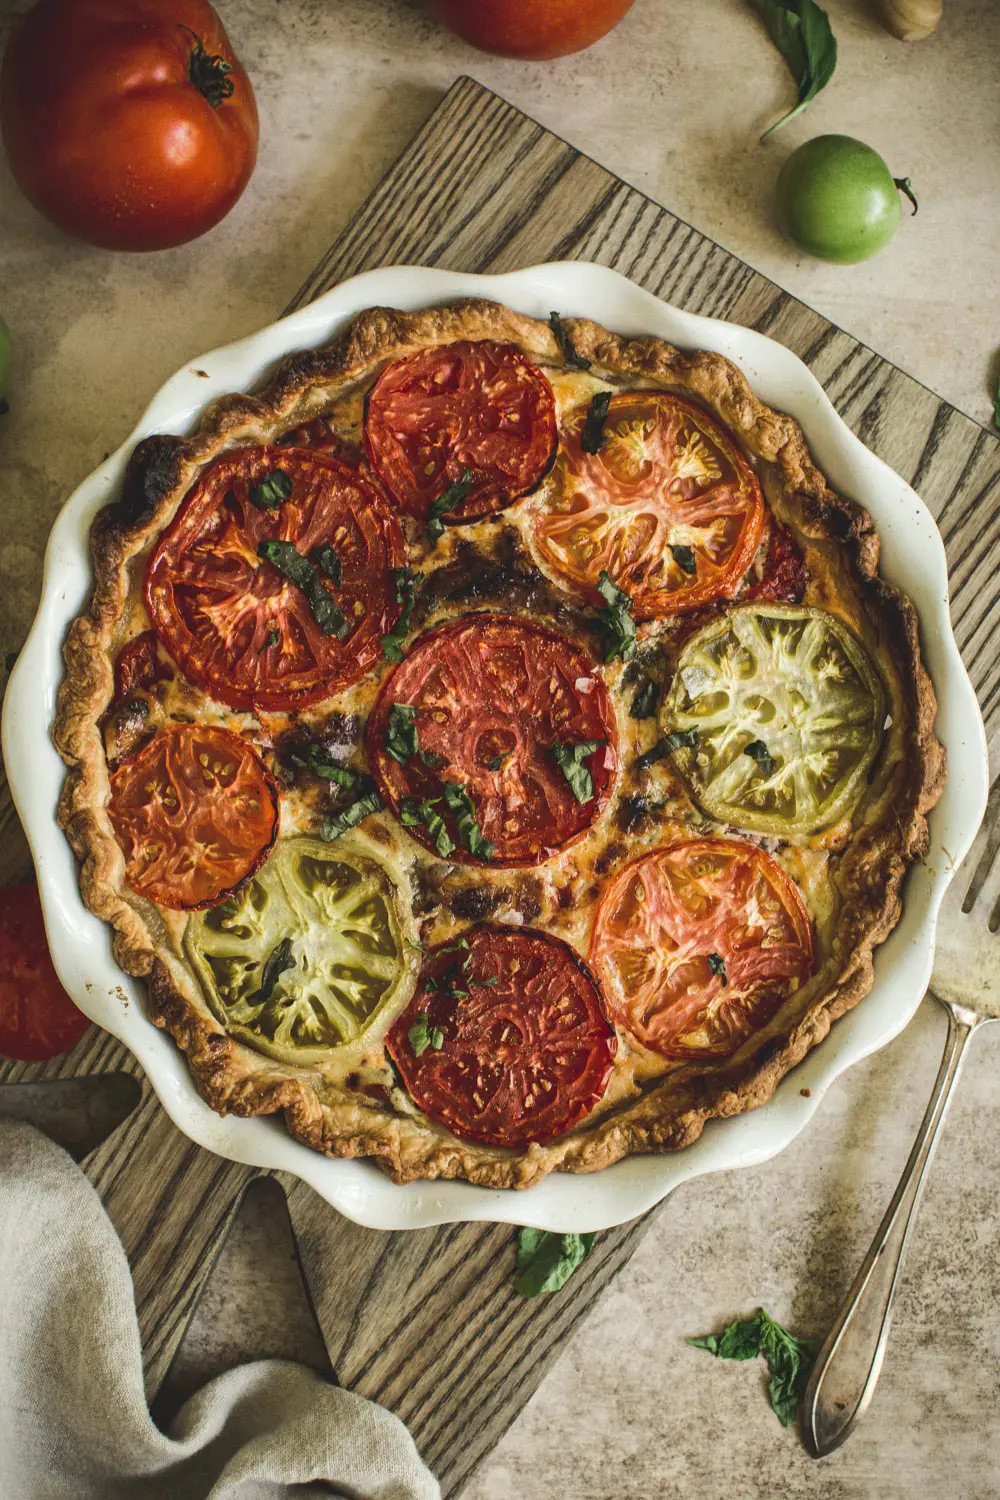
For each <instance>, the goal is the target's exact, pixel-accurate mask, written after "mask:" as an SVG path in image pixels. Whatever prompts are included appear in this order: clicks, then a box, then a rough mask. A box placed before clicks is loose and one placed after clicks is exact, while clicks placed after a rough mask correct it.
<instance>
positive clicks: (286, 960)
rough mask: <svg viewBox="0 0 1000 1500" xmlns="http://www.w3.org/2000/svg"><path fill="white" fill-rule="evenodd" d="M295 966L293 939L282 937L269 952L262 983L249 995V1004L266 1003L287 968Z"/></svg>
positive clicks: (262, 972)
mask: <svg viewBox="0 0 1000 1500" xmlns="http://www.w3.org/2000/svg"><path fill="white" fill-rule="evenodd" d="M294 967H295V960H294V958H293V957H292V940H291V938H288V937H286V938H282V939H281V942H280V943H279V944H278V946H277V947H276V948H272V949H271V952H270V953H269V954H268V956H267V959H266V961H265V963H264V967H263V969H262V971H261V976H260V984H259V986H258V987H257V989H256V990H255V991H254V993H253V994H252V995H251V996H250V997H249V1004H251V1005H264V1004H265V1003H266V1002H267V1001H268V1000H270V998H271V996H272V994H273V993H274V987H275V985H276V984H277V982H278V980H279V979H280V978H281V976H282V974H284V972H285V970H286V969H292V968H294Z"/></svg>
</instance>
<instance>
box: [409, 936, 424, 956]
mask: <svg viewBox="0 0 1000 1500" xmlns="http://www.w3.org/2000/svg"><path fill="white" fill-rule="evenodd" d="M406 946H407V947H408V948H416V950H417V952H418V953H426V952H427V949H426V948H425V947H424V945H423V943H415V942H414V941H413V939H412V938H407V939H406Z"/></svg>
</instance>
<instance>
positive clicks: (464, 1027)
mask: <svg viewBox="0 0 1000 1500" xmlns="http://www.w3.org/2000/svg"><path fill="white" fill-rule="evenodd" d="M463 940H464V941H465V942H466V943H467V944H468V947H467V948H464V949H463V948H458V949H457V950H456V948H455V944H454V942H452V943H450V944H447V943H446V944H443V945H441V946H440V947H438V948H434V949H432V950H431V952H430V953H429V954H428V955H427V959H426V961H425V963H424V967H423V969H422V970H421V973H420V978H419V980H418V982H417V989H416V992H415V994H414V996H413V998H412V1000H411V1001H410V1004H409V1005H408V1006H407V1008H406V1010H405V1011H404V1012H403V1014H402V1015H401V1016H400V1017H399V1019H398V1020H397V1021H396V1023H395V1025H394V1026H393V1028H392V1031H391V1032H390V1033H389V1036H388V1038H387V1043H386V1044H387V1047H388V1050H389V1054H390V1056H391V1057H392V1059H393V1061H394V1062H395V1064H396V1067H397V1068H398V1069H399V1072H400V1074H401V1075H402V1078H403V1082H404V1083H405V1085H406V1088H407V1091H408V1092H409V1094H410V1097H411V1099H412V1100H413V1102H414V1103H415V1104H416V1105H417V1106H418V1107H419V1108H420V1109H422V1110H423V1112H424V1114H426V1115H429V1116H430V1118H431V1119H432V1120H436V1121H437V1123H438V1124H439V1125H443V1126H445V1128H446V1129H448V1130H450V1131H451V1132H452V1134H453V1135H456V1136H458V1137H459V1138H460V1139H462V1140H467V1141H474V1142H476V1143H477V1144H479V1145H484V1146H501V1147H511V1148H518V1147H522V1146H527V1145H530V1144H531V1143H532V1142H537V1143H538V1144H544V1143H545V1142H546V1141H551V1140H554V1139H555V1138H556V1137H557V1136H560V1135H565V1133H566V1132H567V1131H568V1130H572V1129H573V1127H574V1126H575V1125H577V1124H579V1122H580V1121H581V1120H582V1119H584V1118H585V1117H586V1116H587V1115H588V1114H589V1113H590V1112H591V1110H592V1109H593V1108H594V1107H595V1105H597V1104H598V1103H599V1102H600V1100H601V1099H602V1097H603V1095H604V1091H605V1089H606V1088H607V1084H608V1079H609V1078H610V1076H611V1072H612V1069H613V1068H614V1061H615V1056H616V1051H617V1040H616V1037H615V1032H614V1030H613V1028H612V1027H611V1025H610V1024H609V1023H608V1020H607V1018H606V1016H605V1014H604V1011H603V1008H602V1005H601V999H600V995H599V993H598V990H597V986H596V985H595V984H594V980H593V977H592V975H591V974H590V972H589V970H588V969H587V966H586V964H585V963H584V962H583V960H582V959H581V958H580V957H579V956H578V955H577V954H576V953H574V951H573V949H572V948H570V947H569V945H568V944H567V943H564V942H562V941H561V939H559V938H555V937H551V936H550V935H549V934H548V933H544V932H537V931H535V930H534V929H533V928H529V927H524V928H516V929H512V928H509V927H508V928H503V927H476V928H473V929H471V930H470V931H468V932H466V933H465V934H464V937H463ZM415 1027H416V1028H418V1029H417V1031H416V1033H415V1036H416V1046H417V1047H418V1048H419V1051H417V1050H415V1044H414V1038H412V1037H411V1035H410V1033H411V1030H413V1028H415ZM422 1033H423V1034H426V1035H427V1036H428V1037H429V1040H428V1043H427V1045H426V1046H420V1039H421V1034H422ZM438 1041H439V1042H440V1046H437V1045H435V1043H436V1042H438Z"/></svg>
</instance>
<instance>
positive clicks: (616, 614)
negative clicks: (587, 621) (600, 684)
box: [597, 569, 635, 661]
mask: <svg viewBox="0 0 1000 1500" xmlns="http://www.w3.org/2000/svg"><path fill="white" fill-rule="evenodd" d="M597 592H598V593H599V594H600V596H601V598H602V599H603V600H604V608H603V609H601V610H599V611H598V614H597V624H598V628H599V630H600V632H601V635H602V637H603V639H604V660H605V661H614V659H615V657H616V656H620V657H621V659H622V661H629V660H630V659H631V658H632V657H633V656H634V655H635V621H634V620H633V618H632V598H631V595H629V594H627V593H626V592H625V590H624V589H620V588H619V587H618V585H617V584H616V583H615V581H614V579H613V578H612V577H611V575H610V573H608V572H607V571H606V570H605V569H602V570H601V573H600V575H599V577H598V580H597Z"/></svg>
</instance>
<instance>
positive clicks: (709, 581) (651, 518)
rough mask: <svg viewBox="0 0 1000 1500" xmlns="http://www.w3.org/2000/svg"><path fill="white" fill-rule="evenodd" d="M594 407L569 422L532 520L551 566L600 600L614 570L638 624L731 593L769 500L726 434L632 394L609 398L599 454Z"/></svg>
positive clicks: (698, 414) (688, 408) (654, 396)
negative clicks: (603, 579) (590, 449)
mask: <svg viewBox="0 0 1000 1500" xmlns="http://www.w3.org/2000/svg"><path fill="white" fill-rule="evenodd" d="M588 411H589V406H583V407H580V408H578V409H577V410H576V411H575V412H574V413H573V414H572V416H571V417H570V418H569V420H568V421H567V423H566V425H565V426H564V428H563V430H562V434H561V436H562V448H561V451H560V456H559V460H558V462H557V464H556V469H555V483H554V485H553V486H552V487H551V493H550V494H549V495H547V496H546V499H545V504H544V509H540V510H539V512H538V513H537V515H536V517H535V533H534V536H535V545H536V547H537V548H538V551H539V554H540V557H541V560H542V562H543V563H544V565H545V566H546V567H548V568H550V569H551V570H552V572H554V573H556V574H558V575H559V577H561V578H565V579H566V580H568V581H569V582H570V583H572V584H573V585H574V586H575V587H577V588H581V589H583V590H584V591H585V592H586V593H588V594H589V595H590V597H591V598H592V599H593V600H594V602H595V603H598V604H599V603H600V602H601V598H600V595H599V594H598V592H597V582H598V579H599V577H600V575H601V573H602V572H607V573H609V574H610V576H611V578H612V579H613V580H614V582H615V583H616V584H618V586H619V588H623V589H625V590H626V591H627V592H628V593H629V594H630V595H631V596H632V601H633V609H634V613H635V616H636V618H637V619H640V620H650V619H658V618H660V617H661V616H664V615H673V614H679V613H681V612H682V611H684V610H689V609H696V608H698V606H699V605H702V604H710V603H711V602H712V601H713V600H715V599H722V598H729V597H731V596H732V595H733V594H735V592H736V588H737V585H738V584H739V583H740V582H741V580H742V578H743V575H744V573H745V572H746V571H747V569H748V568H749V566H750V564H751V562H752V561H753V558H754V554H755V552H756V551H757V548H758V547H759V545H760V539H761V532H762V528H763V524H764V498H763V495H762V494H761V489H760V484H759V483H758V481H757V476H756V474H755V473H754V471H753V469H752V468H751V467H750V465H749V464H748V463H747V461H746V459H745V458H744V457H743V455H742V453H740V451H739V449H738V448H737V446H736V444H735V443H734V442H733V440H732V438H731V437H730V436H729V435H728V434H727V433H726V431H725V429H724V428H723V427H722V426H721V425H720V424H719V423H718V422H716V421H715V420H714V418H712V417H710V416H709V415H708V413H707V412H705V411H703V410H702V409H701V407H699V406H695V405H694V403H693V402H691V401H684V400H682V399H681V398H680V397H679V396H670V395H667V394H665V393H661V392H652V391H628V392H625V393H624V394H622V395H620V396H612V398H611V403H610V406H609V410H608V418H607V421H606V422H605V424H604V433H605V441H604V446H603V447H602V448H601V450H600V452H599V453H585V452H584V451H583V448H582V446H581V435H582V432H583V428H584V424H585V422H586V418H587V413H588ZM672 547H673V548H675V549H676V550H675V551H671V548H672Z"/></svg>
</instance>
